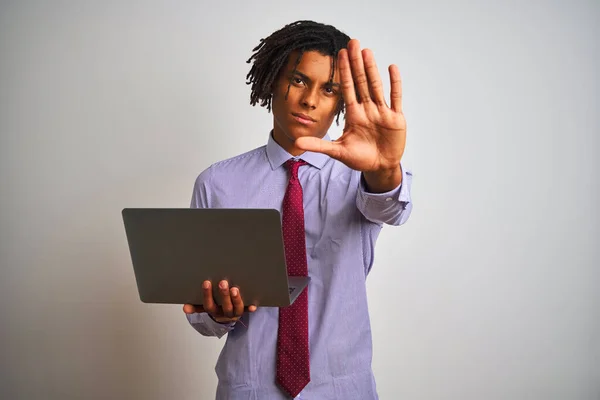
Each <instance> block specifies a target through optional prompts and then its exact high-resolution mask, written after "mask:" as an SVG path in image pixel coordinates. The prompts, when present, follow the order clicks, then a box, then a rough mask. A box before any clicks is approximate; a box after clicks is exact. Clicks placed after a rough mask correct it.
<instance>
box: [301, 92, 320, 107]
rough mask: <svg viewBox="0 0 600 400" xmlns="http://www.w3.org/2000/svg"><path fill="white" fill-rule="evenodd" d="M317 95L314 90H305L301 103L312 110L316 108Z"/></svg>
mask: <svg viewBox="0 0 600 400" xmlns="http://www.w3.org/2000/svg"><path fill="white" fill-rule="evenodd" d="M318 102H319V96H318V93H317V91H316V90H314V89H313V90H306V91H305V92H304V96H302V105H303V106H304V107H306V108H310V109H311V110H314V109H316V108H317V105H318Z"/></svg>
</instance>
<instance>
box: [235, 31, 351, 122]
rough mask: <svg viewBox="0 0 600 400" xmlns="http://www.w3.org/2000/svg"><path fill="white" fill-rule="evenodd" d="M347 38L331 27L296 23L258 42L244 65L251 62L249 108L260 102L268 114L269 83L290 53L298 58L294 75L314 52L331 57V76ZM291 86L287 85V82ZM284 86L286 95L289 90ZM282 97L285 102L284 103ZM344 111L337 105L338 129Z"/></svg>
mask: <svg viewBox="0 0 600 400" xmlns="http://www.w3.org/2000/svg"><path fill="white" fill-rule="evenodd" d="M349 41H350V37H349V36H348V35H346V34H345V33H342V32H340V31H339V30H337V29H336V28H335V27H333V26H331V25H325V24H321V23H318V22H313V21H296V22H293V23H291V24H288V25H286V26H284V27H283V28H281V29H279V30H278V31H276V32H273V33H272V34H271V35H270V36H269V37H267V38H266V39H261V40H260V43H259V45H258V46H256V47H255V48H254V49H252V51H253V52H254V54H252V57H250V58H249V59H248V61H246V62H247V63H248V64H250V63H251V62H252V60H254V63H253V65H252V68H251V69H250V72H248V75H246V84H248V85H252V87H251V93H250V104H251V105H253V106H254V105H256V104H257V103H258V102H259V101H260V106H261V107H267V110H268V111H271V100H272V92H273V82H274V81H275V80H276V79H277V77H278V75H279V72H280V71H281V68H282V67H283V66H284V65H285V64H286V63H287V61H288V57H289V56H290V53H292V52H293V51H295V50H297V51H298V53H299V54H298V58H297V59H296V61H295V64H294V71H295V70H296V67H297V66H298V64H299V63H300V60H301V59H302V55H303V54H304V52H306V51H318V52H319V53H321V54H322V55H324V56H331V59H332V65H331V67H332V68H331V76H330V78H329V82H330V83H331V82H332V81H333V73H334V71H335V66H336V62H337V55H338V52H339V51H340V50H341V49H343V48H346V47H347V45H348V42H349ZM290 84H291V81H290ZM290 84H288V89H287V90H288V91H287V93H289V90H290ZM287 93H286V99H287ZM343 111H344V101H343V100H342V99H340V101H339V102H338V109H337V118H336V123H337V124H338V125H339V119H340V114H341V113H342V112H343Z"/></svg>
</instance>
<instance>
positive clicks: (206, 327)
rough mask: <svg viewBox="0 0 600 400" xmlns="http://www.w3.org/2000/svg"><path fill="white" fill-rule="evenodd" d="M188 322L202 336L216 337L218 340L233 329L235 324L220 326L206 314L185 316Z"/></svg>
mask: <svg viewBox="0 0 600 400" xmlns="http://www.w3.org/2000/svg"><path fill="white" fill-rule="evenodd" d="M186 317H187V319H188V322H189V323H190V325H192V327H193V328H194V329H195V330H197V331H198V332H199V333H200V334H201V335H203V336H216V337H218V338H219V339H220V338H222V337H223V335H225V334H226V333H227V332H229V331H230V330H232V329H233V327H234V326H235V322H230V323H227V324H222V323H220V322H217V321H215V320H214V319H212V318H211V316H210V315H208V314H207V313H194V314H186Z"/></svg>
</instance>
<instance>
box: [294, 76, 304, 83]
mask: <svg viewBox="0 0 600 400" xmlns="http://www.w3.org/2000/svg"><path fill="white" fill-rule="evenodd" d="M292 82H293V83H295V84H296V85H302V84H303V83H304V81H303V80H302V78H298V77H296V76H295V77H293V78H292Z"/></svg>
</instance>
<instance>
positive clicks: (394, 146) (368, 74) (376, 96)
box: [296, 39, 406, 172]
mask: <svg viewBox="0 0 600 400" xmlns="http://www.w3.org/2000/svg"><path fill="white" fill-rule="evenodd" d="M338 65H339V67H340V75H341V86H342V95H343V97H344V102H345V105H346V116H345V120H346V124H345V126H344V131H343V133H342V135H341V136H340V137H339V138H338V139H336V140H334V141H327V140H323V139H319V138H314V137H302V138H298V139H297V140H296V146H297V147H298V148H300V149H302V150H305V151H316V152H320V153H325V154H327V155H329V156H330V157H332V158H335V159H337V160H339V161H341V162H343V163H344V164H346V165H347V166H348V167H350V168H352V169H354V170H357V171H363V172H374V171H382V170H390V169H394V168H397V167H398V165H399V163H400V160H401V158H402V155H403V154H404V147H405V143H406V121H405V119H404V114H403V113H402V83H401V79H400V72H399V71H398V67H397V66H396V65H390V67H389V74H390V83H391V94H390V101H391V107H389V106H388V105H387V103H386V101H385V97H384V93H383V85H382V82H381V78H380V76H379V72H378V70H377V65H376V63H375V58H374V57H373V53H372V52H371V50H369V49H364V50H362V51H361V50H360V44H359V42H358V40H356V39H352V40H351V41H350V42H349V43H348V50H346V49H342V50H340V52H339V54H338ZM355 88H356V89H355ZM357 95H358V98H357Z"/></svg>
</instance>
